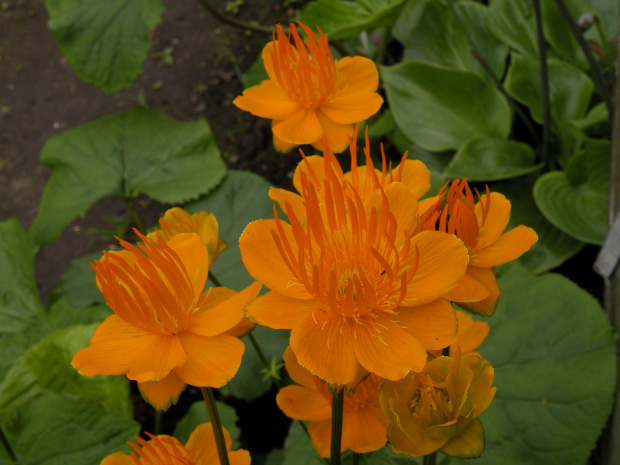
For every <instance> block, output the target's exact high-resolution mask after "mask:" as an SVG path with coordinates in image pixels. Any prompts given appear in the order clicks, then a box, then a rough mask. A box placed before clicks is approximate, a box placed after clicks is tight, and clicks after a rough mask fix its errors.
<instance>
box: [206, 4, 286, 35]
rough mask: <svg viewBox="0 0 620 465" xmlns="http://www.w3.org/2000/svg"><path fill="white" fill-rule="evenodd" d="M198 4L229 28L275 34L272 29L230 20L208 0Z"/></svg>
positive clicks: (233, 19)
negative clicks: (229, 26)
mask: <svg viewBox="0 0 620 465" xmlns="http://www.w3.org/2000/svg"><path fill="white" fill-rule="evenodd" d="M198 2H199V3H200V4H201V5H202V6H204V7H205V8H206V9H207V10H208V11H209V12H210V13H211V14H212V15H213V16H215V17H216V18H217V19H219V20H220V21H222V22H223V23H226V24H230V25H231V26H235V27H238V28H241V29H246V30H248V31H253V32H259V33H261V34H269V35H272V34H273V33H274V32H275V29H274V28H270V27H266V26H261V25H260V24H254V23H246V22H245V21H240V20H238V19H235V18H231V17H230V16H227V15H225V14H224V13H221V12H220V11H219V10H218V9H217V8H215V7H214V6H213V5H211V2H209V0H198Z"/></svg>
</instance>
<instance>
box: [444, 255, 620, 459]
mask: <svg viewBox="0 0 620 465" xmlns="http://www.w3.org/2000/svg"><path fill="white" fill-rule="evenodd" d="M498 282H499V285H500V289H501V297H500V301H499V306H498V308H497V311H496V313H495V315H494V316H493V318H491V319H490V320H489V325H490V326H491V332H490V334H489V336H488V337H487V340H486V341H485V342H484V344H483V345H482V346H481V347H480V349H479V351H480V353H481V354H482V356H483V357H485V358H487V359H489V361H490V362H491V364H492V365H493V366H494V367H495V383H494V385H495V386H497V394H496V396H495V399H494V400H493V402H492V403H491V406H490V407H489V409H488V410H487V411H486V412H485V413H484V414H483V415H482V416H481V420H482V423H483V425H484V429H485V431H486V437H487V442H486V450H485V452H484V453H483V454H482V457H481V458H480V459H478V460H476V461H475V463H476V464H478V463H479V464H480V465H486V464H488V465H497V464H502V465H523V464H528V465H566V464H584V463H586V461H587V458H588V456H589V454H590V451H591V450H592V449H593V448H594V446H595V442H596V439H597V438H598V436H599V434H600V432H601V430H602V428H603V426H604V425H605V422H606V420H607V416H608V415H609V413H610V411H611V407H612V404H613V399H614V391H615V386H616V370H617V367H616V356H615V350H614V345H615V343H614V336H613V333H612V330H611V327H610V325H609V322H608V321H607V318H606V317H605V315H604V313H603V311H602V309H601V307H600V305H599V304H598V302H597V301H596V300H595V299H594V298H593V297H592V296H591V295H590V294H588V293H587V292H586V291H584V290H583V289H581V288H579V287H578V286H577V285H576V284H574V283H573V282H571V281H570V280H568V279H566V278H564V277H562V276H560V275H556V274H546V275H543V276H540V277H536V276H534V275H532V274H531V273H529V272H527V271H525V270H524V269H523V268H521V267H520V266H519V265H518V264H513V265H511V266H510V268H509V269H508V270H505V272H504V274H503V276H501V277H500V279H499V280H498ZM451 463H453V464H456V463H461V462H457V461H452V462H451Z"/></svg>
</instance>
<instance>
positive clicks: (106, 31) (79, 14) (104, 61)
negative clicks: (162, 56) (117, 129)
mask: <svg viewBox="0 0 620 465" xmlns="http://www.w3.org/2000/svg"><path fill="white" fill-rule="evenodd" d="M45 6H46V7H47V11H48V13H49V18H50V19H49V23H48V25H49V28H50V30H51V31H52V34H53V35H54V40H55V41H56V44H57V45H58V47H59V48H60V50H61V51H62V53H63V55H64V56H65V57H66V59H67V62H68V63H69V65H71V67H72V68H73V70H74V71H75V74H77V76H78V77H79V78H80V79H81V80H83V81H86V82H89V83H91V84H95V85H97V86H98V87H99V88H101V89H102V90H103V91H104V92H106V93H108V94H112V93H114V92H116V91H118V90H121V89H125V88H128V87H131V86H132V85H133V81H134V79H135V78H136V77H137V76H138V75H139V74H140V73H142V62H143V61H144V60H145V59H146V52H147V51H148V49H149V48H150V47H151V41H150V34H151V32H152V30H153V29H154V28H155V26H157V25H158V24H159V22H160V21H161V14H162V12H163V10H164V8H163V5H162V1H161V0H46V1H45Z"/></svg>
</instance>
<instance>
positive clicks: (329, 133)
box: [312, 94, 376, 153]
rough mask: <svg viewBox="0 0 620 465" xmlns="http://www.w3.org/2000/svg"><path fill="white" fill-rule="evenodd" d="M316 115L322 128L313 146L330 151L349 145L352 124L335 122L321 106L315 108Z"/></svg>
mask: <svg viewBox="0 0 620 465" xmlns="http://www.w3.org/2000/svg"><path fill="white" fill-rule="evenodd" d="M373 95H376V94H373ZM316 117H317V118H318V119H319V122H320V123H321V127H322V128H323V137H321V138H320V139H319V140H318V141H316V142H314V143H313V144H312V145H313V146H314V148H316V149H318V150H321V151H325V149H326V148H327V149H329V150H331V151H332V153H340V152H343V151H344V150H345V149H346V148H347V147H348V146H349V140H351V137H352V136H353V125H352V124H350V123H345V124H342V123H337V122H336V121H334V120H332V119H331V118H329V117H328V116H326V115H325V113H324V112H323V111H322V108H319V109H317V110H316Z"/></svg>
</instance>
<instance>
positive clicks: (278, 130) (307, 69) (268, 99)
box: [233, 23, 383, 153]
mask: <svg viewBox="0 0 620 465" xmlns="http://www.w3.org/2000/svg"><path fill="white" fill-rule="evenodd" d="M299 25H300V26H301V27H302V28H303V30H304V31H305V32H306V34H307V36H308V40H306V41H303V40H302V39H301V38H300V37H299V34H298V33H297V30H296V28H295V26H294V25H292V24H291V25H289V30H290V33H289V36H288V37H287V36H286V35H285V34H284V32H283V31H282V28H281V27H280V26H279V25H278V26H277V29H278V31H277V38H276V34H274V38H273V41H272V42H271V43H269V44H267V46H266V47H265V48H264V49H263V53H262V58H263V64H264V65H265V69H266V70H267V74H268V75H269V80H266V81H263V82H262V83H261V84H259V85H257V86H254V87H250V88H249V89H246V90H245V91H244V92H243V95H241V96H239V97H237V98H236V99H235V100H234V101H233V103H234V104H235V105H237V106H238V107H239V108H241V109H242V110H245V111H249V112H250V113H252V114H253V115H255V116H259V117H261V118H267V119H270V120H272V129H273V144H274V145H275V147H276V149H278V150H280V151H283V152H286V151H288V150H290V149H291V148H293V147H294V146H296V145H302V144H312V145H314V146H315V147H316V148H317V149H319V150H325V149H330V150H331V151H333V152H336V153H339V152H342V151H343V150H344V149H345V148H346V147H347V145H348V143H349V138H350V137H351V135H352V134H353V124H354V123H358V122H360V121H363V120H365V119H367V118H369V117H370V116H372V115H374V114H375V113H376V112H377V111H379V108H380V107H381V104H382V103H383V99H382V98H381V97H380V96H379V94H377V93H376V90H377V86H378V84H379V75H378V73H377V67H376V66H375V64H374V63H373V62H372V61H371V60H369V59H368V58H364V57H359V56H356V57H345V58H342V59H340V60H338V61H335V60H334V57H333V56H332V53H331V52H330V50H329V46H328V43H327V36H326V35H324V34H323V33H322V32H321V31H319V36H318V37H317V36H316V34H315V33H314V32H312V30H310V29H309V28H308V27H306V26H304V25H303V24H301V23H299ZM291 35H292V37H293V41H294V43H295V46H293V45H292V44H291V42H290V38H291Z"/></svg>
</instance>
